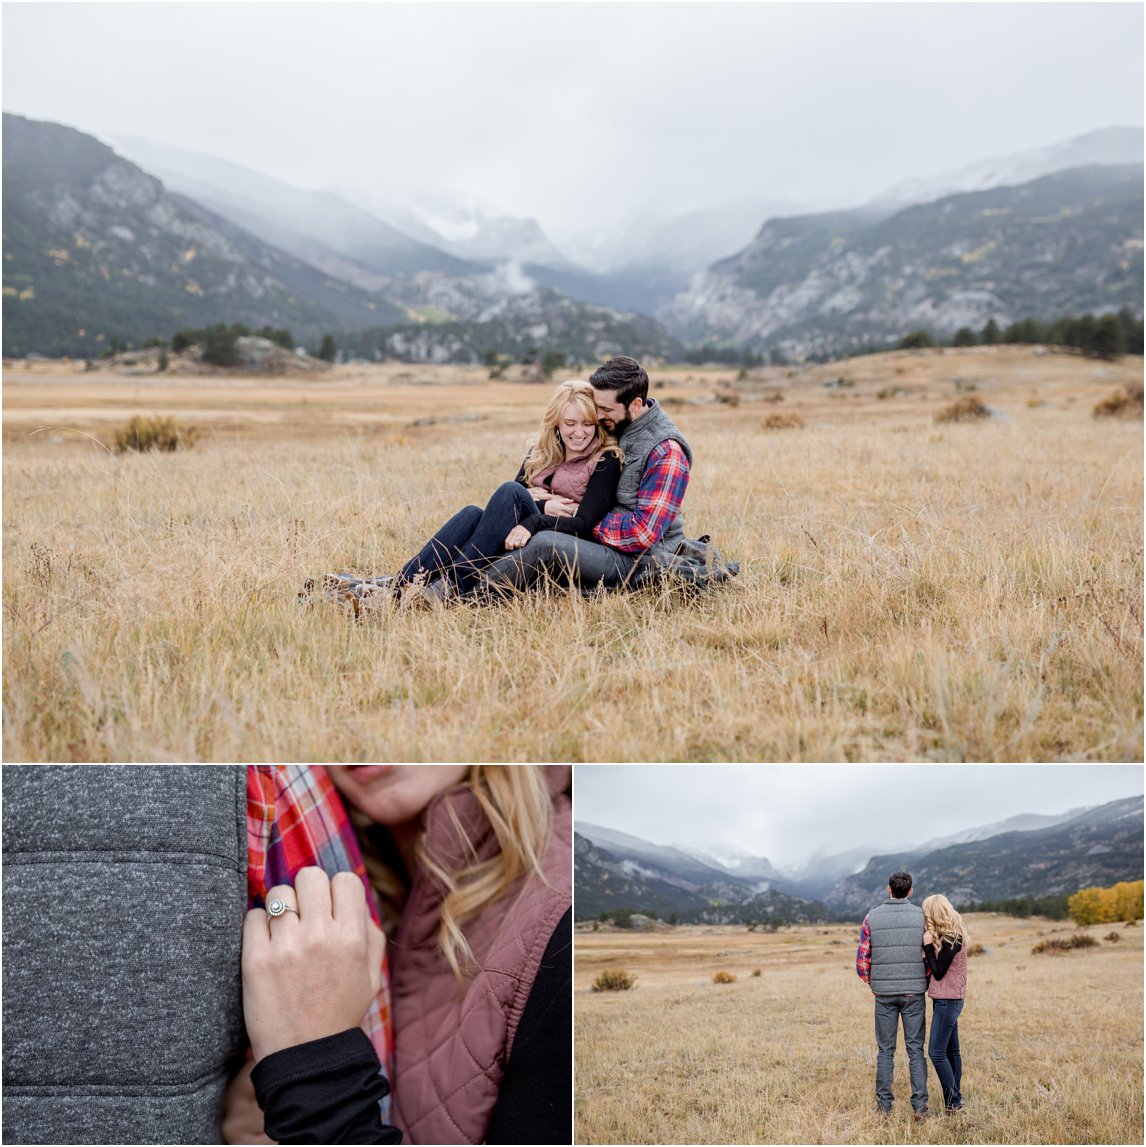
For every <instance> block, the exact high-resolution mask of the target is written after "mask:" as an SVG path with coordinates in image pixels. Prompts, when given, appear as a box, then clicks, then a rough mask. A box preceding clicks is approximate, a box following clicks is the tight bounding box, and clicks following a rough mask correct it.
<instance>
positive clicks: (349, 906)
mask: <svg viewBox="0 0 1146 1147" xmlns="http://www.w3.org/2000/svg"><path fill="white" fill-rule="evenodd" d="M330 899H331V909H332V911H333V914H334V919H335V921H336V923H338V924H340V925H341V924H348V925H350V926H351V927H353V928H357V929H361V928H364V927H365V926H366V919H367V915H368V914H367V911H366V889H365V888H364V887H363V886H362V881H361V880H359V879H358V877H357V876H355V875H354V873H353V872H336V873H335V874H334V876H333V878H332V879H331V881H330Z"/></svg>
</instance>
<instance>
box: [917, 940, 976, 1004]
mask: <svg viewBox="0 0 1146 1147" xmlns="http://www.w3.org/2000/svg"><path fill="white" fill-rule="evenodd" d="M927 994H928V995H929V996H930V997H931V998H932V999H933V1000H961V999H963V998H964V997H965V996H966V995H967V945H966V944H964V945H963V947H962V948H960V949H959V951H958V952H956V953H955V956H954V958H953V959H952V961H951V967H950V968H948V969H947V974H946V975H945V976H944V977H943V979H941V980H937V979H936V978H935V977H934V976H932V977H931V982H930V983H929V984H928V986H927Z"/></svg>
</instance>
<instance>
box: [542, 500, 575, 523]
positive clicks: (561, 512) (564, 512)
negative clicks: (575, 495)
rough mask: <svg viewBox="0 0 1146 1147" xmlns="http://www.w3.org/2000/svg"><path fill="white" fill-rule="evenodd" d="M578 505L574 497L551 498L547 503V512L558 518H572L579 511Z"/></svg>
mask: <svg viewBox="0 0 1146 1147" xmlns="http://www.w3.org/2000/svg"><path fill="white" fill-rule="evenodd" d="M578 505H579V503H577V502H574V501H573V499H572V498H560V497H558V498H550V499H549V501H547V502H546V503H545V512H546V513H547V514H552V515H554V517H557V518H572V517H573V515H574V514H576V513H577V508H578Z"/></svg>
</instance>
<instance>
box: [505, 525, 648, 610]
mask: <svg viewBox="0 0 1146 1147" xmlns="http://www.w3.org/2000/svg"><path fill="white" fill-rule="evenodd" d="M632 569H633V559H632V557H631V556H630V555H628V554H624V553H622V552H621V551H620V550H615V549H613V548H612V547H611V546H603V545H601V543H600V542H593V541H589V540H588V539H587V538H578V537H575V536H574V535H573V534H559V533H557V532H556V531H555V530H541V531H539V532H538V533H536V534H534V535H533V537H532V538H530V539H529V541H528V542H526V544H525V545H524V546H523V547H522V548H521V549H520V550H516V551H515V552H514V553H511V554H507V555H506V556H505V557H503V558H498V559H497V561H495V562H491V563H490V564H489V565H488V566H487V567H486V568H485V570H484V571H483V574H482V576H483V580H484V581H485V584H486V586H487V588H488V589H489V590H491V591H492V592H493V593H494V594H500V595H503V596H506V595H508V594H511V593H512V592H513V591H515V590H523V589H530V588H532V587H533V586H534V585H536V584H537V583H538V582H539V581H541V580H542V579H543V578H547V577H548V578H552V579H553V580H554V581H556V582H558V583H559V584H562V585H575V586H579V587H581V588H592V587H593V586H597V585H603V586H606V587H607V588H612V587H615V586H618V585H620V584H621V583H622V582H623V581H624V580H625V578H626V577H627V576H628V575H629V574H630V573H631V572H632Z"/></svg>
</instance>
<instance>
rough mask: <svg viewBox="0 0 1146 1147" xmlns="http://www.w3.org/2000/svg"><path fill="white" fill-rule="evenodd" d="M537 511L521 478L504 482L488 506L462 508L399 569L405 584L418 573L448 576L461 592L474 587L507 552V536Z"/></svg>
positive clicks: (400, 583) (432, 576) (494, 493)
mask: <svg viewBox="0 0 1146 1147" xmlns="http://www.w3.org/2000/svg"><path fill="white" fill-rule="evenodd" d="M536 511H537V504H536V503H535V502H534V500H533V499H532V498H531V497H530V495H529V491H528V490H527V489H526V488H525V487H524V486H523V485H522V484H521V483H520V482H503V483H502V484H501V485H500V486H498V488H497V489H496V490H494V492H493V494H492V495H491V497H490V500H489V501H488V502H487V503H486V506H485V509H484V510H482V509H479V508H478V507H477V506H466V507H465V508H464V509H462V510H459V511H458V512H457V513H456V514H455V515H454V516H453V517H452V518H450V520H449V521H448V522H446V523H445V525H443V526H442V527H441V529H439V530H438V532H437V533H436V534H434V536H433V537H432V538H431V539H430V540H429V541H428V542H427V543H426V544H425V545H424V546H423V547H422V548H421V549H420V550H419V551H418V553H417V554H416V555H415V556H414V557H412V558H411V559H410V560H409V561H408V562H407V563H406V564H405V565H404V566H403V567H402V569H401V570H400V571H399V573H398V584H399V586H402V585H404V584H405V583H406V582H408V581H411V580H412V579H413V578H414V577H415V576H416V575H417V574H419V573H421V574H424V575H425V576H426V578H427V580H431V581H432V580H433V579H434V578H437V577H448V578H449V579H450V580H451V581H452V582H453V583H454V586H455V587H456V589H457V590H458V592H459V593H461V594H465V593H468V592H469V591H471V590H472V589H473V588H474V586H475V585H476V584H477V580H478V571H479V570H480V569H482V568H483V567H484V566H486V565H488V564H489V562H490V561H491V560H492V559H493V558H496V557H497V556H499V555H500V554H504V553H505V548H504V544H505V536H506V534H508V533H509V531H510V530H512V529H513V527H514V526H516V525H517V524H518V522H520V521H521V520H522V518H525V517H528V515H530V514H532V513H535V512H536Z"/></svg>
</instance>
